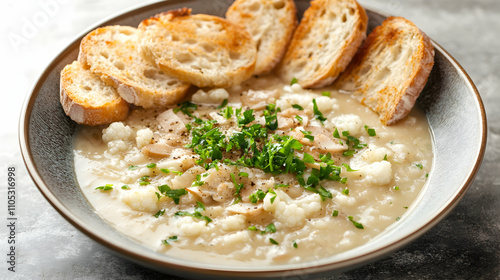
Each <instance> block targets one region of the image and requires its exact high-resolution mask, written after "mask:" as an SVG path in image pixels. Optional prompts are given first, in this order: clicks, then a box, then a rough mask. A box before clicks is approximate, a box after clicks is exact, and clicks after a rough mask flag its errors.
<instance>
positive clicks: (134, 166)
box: [128, 165, 139, 170]
mask: <svg viewBox="0 0 500 280" xmlns="http://www.w3.org/2000/svg"><path fill="white" fill-rule="evenodd" d="M138 167H139V166H137V165H131V166H129V167H128V170H136V169H137V168H138Z"/></svg>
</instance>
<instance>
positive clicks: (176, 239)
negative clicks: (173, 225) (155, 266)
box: [161, 235, 179, 245]
mask: <svg viewBox="0 0 500 280" xmlns="http://www.w3.org/2000/svg"><path fill="white" fill-rule="evenodd" d="M178 240H179V239H178V238H177V235H174V236H171V237H169V238H167V239H165V240H162V241H161V243H162V244H164V245H170V242H175V241H178Z"/></svg>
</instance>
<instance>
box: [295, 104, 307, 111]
mask: <svg viewBox="0 0 500 280" xmlns="http://www.w3.org/2000/svg"><path fill="white" fill-rule="evenodd" d="M292 108H295V109H297V110H299V111H302V110H304V108H302V106H300V105H299V104H293V105H292Z"/></svg>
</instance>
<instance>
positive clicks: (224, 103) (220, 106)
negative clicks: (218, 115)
mask: <svg viewBox="0 0 500 280" xmlns="http://www.w3.org/2000/svg"><path fill="white" fill-rule="evenodd" d="M226 105H227V98H226V99H224V100H223V101H222V104H221V105H219V106H217V109H222V108H224V107H226Z"/></svg>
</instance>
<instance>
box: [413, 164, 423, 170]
mask: <svg viewBox="0 0 500 280" xmlns="http://www.w3.org/2000/svg"><path fill="white" fill-rule="evenodd" d="M415 166H416V167H418V168H420V169H422V168H424V166H423V165H422V164H421V163H417V164H415Z"/></svg>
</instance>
